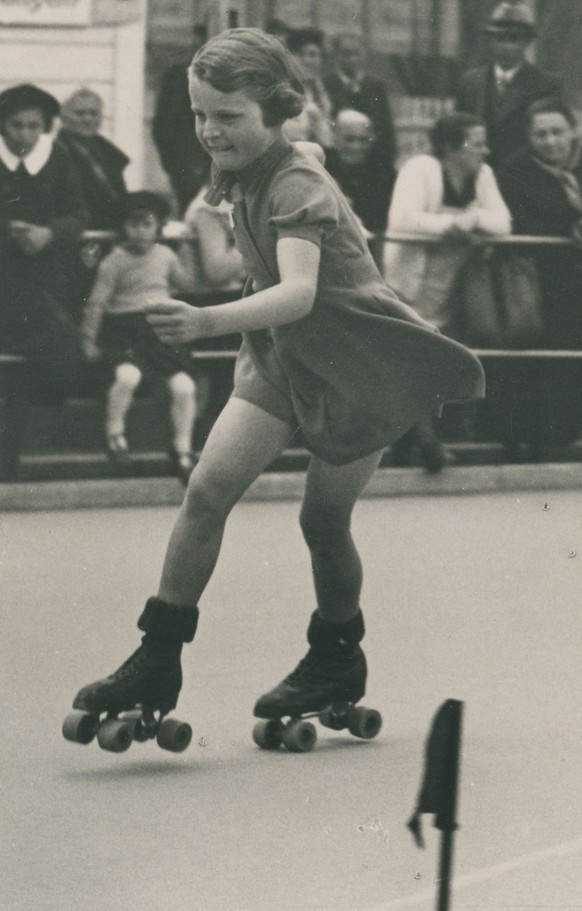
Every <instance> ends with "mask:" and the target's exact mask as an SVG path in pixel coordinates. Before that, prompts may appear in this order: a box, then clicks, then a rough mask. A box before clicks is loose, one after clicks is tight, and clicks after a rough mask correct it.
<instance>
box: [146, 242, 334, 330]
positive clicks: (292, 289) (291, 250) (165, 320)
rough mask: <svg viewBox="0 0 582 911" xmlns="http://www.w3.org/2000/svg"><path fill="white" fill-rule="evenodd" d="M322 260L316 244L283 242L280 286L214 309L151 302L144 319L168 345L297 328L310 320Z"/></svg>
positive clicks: (279, 259)
mask: <svg viewBox="0 0 582 911" xmlns="http://www.w3.org/2000/svg"><path fill="white" fill-rule="evenodd" d="M319 260H320V250H319V247H318V246H317V245H316V244H314V243H312V242H311V241H309V240H303V239H301V238H298V237H283V238H281V239H280V240H279V241H278V243H277V265H278V268H279V276H280V280H279V282H278V284H276V285H273V286H272V287H271V288H266V289H265V290H264V291H257V292H256V293H255V294H251V295H250V296H249V297H244V298H243V299H242V300H238V301H232V302H231V303H228V304H218V305H216V306H214V307H203V308H202V307H191V306H190V305H189V304H186V303H184V302H183V301H174V300H171V301H152V302H151V303H150V304H148V305H147V306H146V310H145V314H146V318H147V320H148V322H149V323H150V324H151V325H152V326H153V328H154V329H155V331H156V333H157V334H158V336H159V338H160V339H161V340H162V341H163V342H166V343H167V344H177V343H184V342H192V341H194V340H195V339H197V338H212V337H214V336H217V335H229V334H230V333H235V332H252V331H254V330H257V329H269V328H271V327H272V326H281V325H283V324H285V323H293V322H295V321H296V320H299V319H301V318H302V317H304V316H307V314H308V313H309V312H310V311H311V308H312V307H313V302H314V300H315V293H316V289H317V279H318V274H319Z"/></svg>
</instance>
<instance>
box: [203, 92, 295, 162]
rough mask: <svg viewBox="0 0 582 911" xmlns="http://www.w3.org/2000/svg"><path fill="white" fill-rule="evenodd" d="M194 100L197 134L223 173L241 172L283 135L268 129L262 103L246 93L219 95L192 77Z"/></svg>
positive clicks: (221, 93) (278, 129) (276, 128)
mask: <svg viewBox="0 0 582 911" xmlns="http://www.w3.org/2000/svg"><path fill="white" fill-rule="evenodd" d="M190 99H191V101H192V110H193V111H194V114H195V116H196V135H197V137H198V139H199V140H200V142H201V144H202V146H203V147H204V148H205V149H206V151H207V152H208V154H209V155H210V156H211V158H212V160H213V162H214V164H215V165H216V166H217V168H219V169H220V170H223V171H240V170H241V168H244V167H246V166H247V165H249V164H250V163H251V162H252V161H254V160H255V158H258V157H259V156H260V155H262V154H263V152H266V150H267V149H268V148H269V146H270V145H272V144H273V142H274V141H275V140H276V139H277V138H278V137H279V136H280V135H281V126H275V127H266V126H265V124H264V123H263V112H262V110H261V108H260V106H259V104H258V103H257V102H256V101H254V100H253V99H252V98H249V96H248V95H247V94H246V93H245V92H244V91H240V90H238V91H236V92H219V91H218V89H215V88H213V87H212V86H211V85H210V83H209V82H206V81H204V80H202V79H197V78H196V77H190Z"/></svg>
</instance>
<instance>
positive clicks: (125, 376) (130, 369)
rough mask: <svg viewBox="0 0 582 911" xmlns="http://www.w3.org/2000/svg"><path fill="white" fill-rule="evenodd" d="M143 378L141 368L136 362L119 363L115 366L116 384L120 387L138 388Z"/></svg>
mask: <svg viewBox="0 0 582 911" xmlns="http://www.w3.org/2000/svg"><path fill="white" fill-rule="evenodd" d="M141 379H142V374H141V370H140V369H139V367H136V366H135V364H118V365H117V367H116V368H115V385H116V386H117V387H118V388H119V387H123V388H124V389H129V390H133V389H137V387H138V386H139V384H140V383H141Z"/></svg>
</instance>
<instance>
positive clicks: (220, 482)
mask: <svg viewBox="0 0 582 911" xmlns="http://www.w3.org/2000/svg"><path fill="white" fill-rule="evenodd" d="M231 486H232V485H230V484H229V480H228V478H226V477H221V476H220V475H218V474H216V473H213V472H208V471H205V470H204V467H203V466H201V465H197V466H196V467H195V468H194V471H193V472H192V474H191V475H190V480H189V481H188V487H187V489H186V497H185V500H184V507H185V509H186V510H187V511H188V512H190V513H192V514H193V515H194V516H196V517H202V516H204V517H206V518H211V517H215V518H216V519H217V520H222V519H224V518H225V517H226V516H227V515H228V513H229V512H230V510H231V509H232V507H233V506H234V504H235V503H236V500H237V497H236V496H234V495H233V491H232V489H231Z"/></svg>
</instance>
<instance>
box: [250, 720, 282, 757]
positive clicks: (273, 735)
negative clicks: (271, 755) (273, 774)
mask: <svg viewBox="0 0 582 911" xmlns="http://www.w3.org/2000/svg"><path fill="white" fill-rule="evenodd" d="M284 730H285V725H284V724H283V723H282V722H281V721H277V719H275V718H269V720H268V721H257V723H256V724H255V726H254V728H253V740H254V741H255V743H256V745H257V746H258V747H260V748H261V749H262V750H276V749H278V748H279V747H280V746H281V744H282V743H283V731H284Z"/></svg>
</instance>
